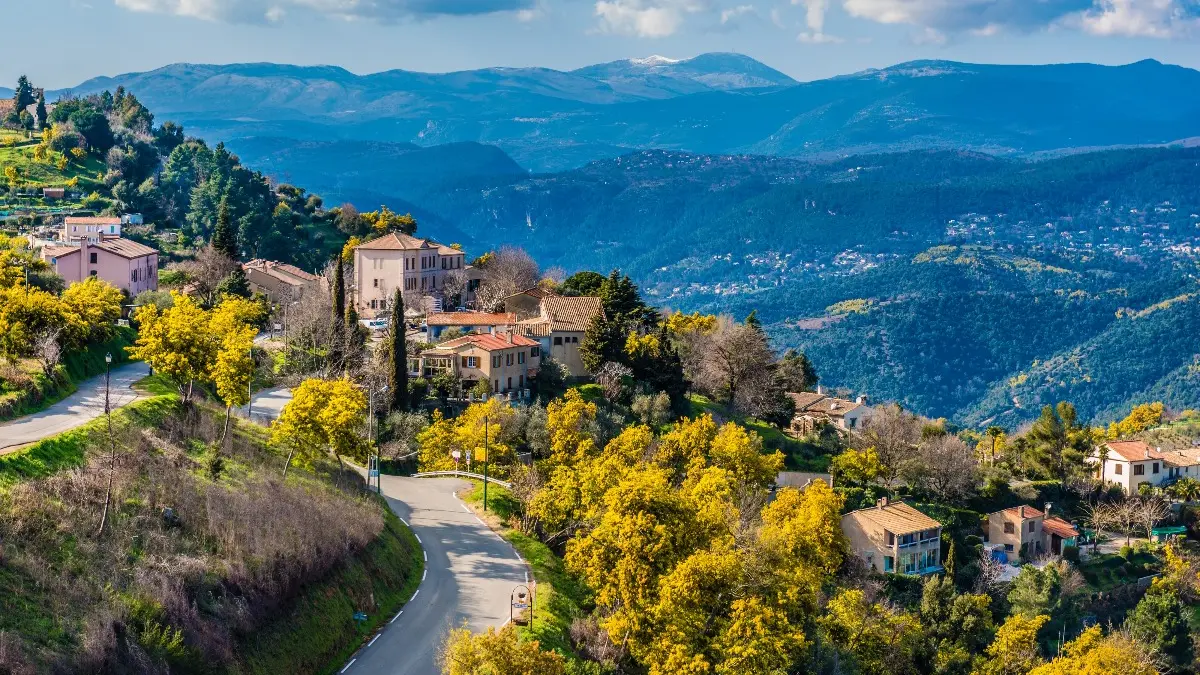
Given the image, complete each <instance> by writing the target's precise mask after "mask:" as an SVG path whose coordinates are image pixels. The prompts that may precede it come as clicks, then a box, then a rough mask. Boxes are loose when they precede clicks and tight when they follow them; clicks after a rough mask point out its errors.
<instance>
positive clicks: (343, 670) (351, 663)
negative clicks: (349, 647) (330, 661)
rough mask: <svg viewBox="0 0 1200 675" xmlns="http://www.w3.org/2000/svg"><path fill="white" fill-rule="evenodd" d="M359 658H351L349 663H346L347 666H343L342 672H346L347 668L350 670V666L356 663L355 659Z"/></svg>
mask: <svg viewBox="0 0 1200 675" xmlns="http://www.w3.org/2000/svg"><path fill="white" fill-rule="evenodd" d="M357 660H358V659H350V663H347V664H346V667H345V668H342V670H341V672H343V673H344V672H346V671H347V670H350V666H352V665H354V662H355V661H357Z"/></svg>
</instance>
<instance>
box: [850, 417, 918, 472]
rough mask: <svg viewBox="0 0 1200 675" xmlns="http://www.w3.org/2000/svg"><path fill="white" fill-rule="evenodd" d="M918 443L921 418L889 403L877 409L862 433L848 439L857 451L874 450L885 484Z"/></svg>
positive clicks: (909, 456) (911, 455) (914, 450)
mask: <svg viewBox="0 0 1200 675" xmlns="http://www.w3.org/2000/svg"><path fill="white" fill-rule="evenodd" d="M920 440H921V420H920V418H918V417H917V416H916V415H913V414H912V413H909V412H906V411H905V410H904V409H903V408H901V407H900V406H898V405H895V404H892V405H886V406H881V407H879V408H877V409H876V411H875V414H873V415H872V416H871V419H870V420H869V421H868V423H867V424H866V425H865V426H864V428H863V430H862V432H860V433H858V434H856V435H855V436H854V437H853V438H852V439H851V445H852V446H853V447H854V449H856V450H866V449H868V448H872V449H874V450H875V454H876V455H877V456H878V457H879V463H880V464H881V465H882V466H883V471H884V474H883V478H884V482H885V484H887V483H890V482H891V481H892V480H894V479H895V478H896V475H897V474H898V473H899V472H900V469H901V467H903V466H904V464H905V462H907V461H908V460H909V459H911V458H912V457H914V456H915V455H916V453H917V443H919V442H920Z"/></svg>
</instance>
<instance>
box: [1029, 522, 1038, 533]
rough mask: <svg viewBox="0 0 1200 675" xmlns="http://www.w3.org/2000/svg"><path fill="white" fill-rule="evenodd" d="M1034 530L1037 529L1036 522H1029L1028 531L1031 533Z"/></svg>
mask: <svg viewBox="0 0 1200 675" xmlns="http://www.w3.org/2000/svg"><path fill="white" fill-rule="evenodd" d="M1036 529H1037V522H1036V521H1033V520H1031V521H1029V531H1030V532H1033V531H1035V530H1036Z"/></svg>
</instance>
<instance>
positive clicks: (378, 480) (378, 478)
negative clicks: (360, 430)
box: [367, 381, 388, 494]
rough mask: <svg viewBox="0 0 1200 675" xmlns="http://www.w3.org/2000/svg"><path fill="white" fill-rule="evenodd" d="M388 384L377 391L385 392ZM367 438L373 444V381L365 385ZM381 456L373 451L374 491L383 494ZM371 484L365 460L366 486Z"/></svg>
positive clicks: (369, 466)
mask: <svg viewBox="0 0 1200 675" xmlns="http://www.w3.org/2000/svg"><path fill="white" fill-rule="evenodd" d="M387 390H388V386H387V385H386V384H385V385H383V386H382V387H380V388H379V393H381V394H386V393H387ZM367 408H368V410H369V412H368V413H367V440H368V442H369V443H370V446H372V447H373V446H374V445H375V383H374V382H373V381H372V382H371V383H370V384H368V385H367ZM382 464H383V457H382V456H380V454H379V450H378V449H376V451H375V492H376V494H383V466H382ZM370 485H371V463H370V460H368V461H367V486H368V487H369V486H370Z"/></svg>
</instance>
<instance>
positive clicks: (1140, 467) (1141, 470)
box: [1133, 464, 1146, 476]
mask: <svg viewBox="0 0 1200 675" xmlns="http://www.w3.org/2000/svg"><path fill="white" fill-rule="evenodd" d="M1133 475H1135V476H1144V475H1146V465H1145V464H1134V465H1133Z"/></svg>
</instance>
